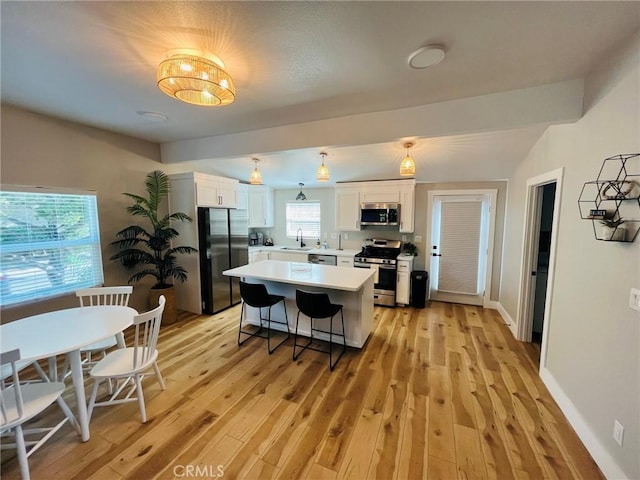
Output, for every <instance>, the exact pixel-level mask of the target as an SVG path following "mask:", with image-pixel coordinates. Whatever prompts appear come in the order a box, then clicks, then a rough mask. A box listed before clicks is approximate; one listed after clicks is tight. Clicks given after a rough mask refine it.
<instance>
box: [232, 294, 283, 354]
mask: <svg viewBox="0 0 640 480" xmlns="http://www.w3.org/2000/svg"><path fill="white" fill-rule="evenodd" d="M240 296H241V297H242V307H241V308H240V327H239V328H238V345H242V344H243V343H244V342H246V341H247V340H249V338H251V337H260V338H266V339H267V350H268V351H269V355H271V354H272V353H273V352H275V350H276V348H278V347H279V346H280V345H282V344H283V343H284V342H286V341H287V340H288V339H289V338H291V330H289V319H288V317H287V305H286V304H285V302H284V299H285V297H283V296H282V295H271V294H270V293H269V292H267V287H265V286H264V285H263V284H262V283H246V282H243V281H240ZM278 302H282V308H284V318H285V321H284V322H282V321H279V320H271V307H273V306H274V305H275V304H276V303H278ZM245 304H246V305H249V306H250V307H254V308H257V309H258V311H259V317H260V328H259V329H258V330H256V331H255V332H247V331H244V330H242V319H243V318H244V306H245ZM265 307H269V313H268V315H267V318H262V309H263V308H265ZM263 321H266V322H267V334H266V336H265V335H264V334H262V322H263ZM271 322H273V323H279V324H281V325H286V326H287V338H285V339H284V340H282V341H281V342H280V343H278V344H277V345H276V346H275V347H273V349H272V348H271ZM242 335H247V336H248V338H245V339H244V340H241V336H242Z"/></svg>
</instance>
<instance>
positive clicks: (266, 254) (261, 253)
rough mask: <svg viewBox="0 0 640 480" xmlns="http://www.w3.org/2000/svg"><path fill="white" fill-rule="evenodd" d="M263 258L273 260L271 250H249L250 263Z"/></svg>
mask: <svg viewBox="0 0 640 480" xmlns="http://www.w3.org/2000/svg"><path fill="white" fill-rule="evenodd" d="M262 260H271V252H264V251H262V250H258V251H257V252H249V263H256V262H260V261H262Z"/></svg>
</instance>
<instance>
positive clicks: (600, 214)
mask: <svg viewBox="0 0 640 480" xmlns="http://www.w3.org/2000/svg"><path fill="white" fill-rule="evenodd" d="M606 216H607V211H606V210H596V209H591V210H589V216H588V217H587V218H591V219H593V220H604V218H605V217H606Z"/></svg>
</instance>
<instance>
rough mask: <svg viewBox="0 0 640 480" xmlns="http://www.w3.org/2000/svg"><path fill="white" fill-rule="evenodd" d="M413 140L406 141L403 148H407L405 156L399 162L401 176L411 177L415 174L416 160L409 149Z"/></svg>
mask: <svg viewBox="0 0 640 480" xmlns="http://www.w3.org/2000/svg"><path fill="white" fill-rule="evenodd" d="M413 145H414V143H413V142H406V143H405V144H404V148H406V149H407V156H406V157H404V159H403V160H402V162H401V163H400V175H401V176H403V177H413V176H414V175H415V174H416V162H414V161H413V158H412V157H411V154H410V153H409V149H410V148H411V147H413Z"/></svg>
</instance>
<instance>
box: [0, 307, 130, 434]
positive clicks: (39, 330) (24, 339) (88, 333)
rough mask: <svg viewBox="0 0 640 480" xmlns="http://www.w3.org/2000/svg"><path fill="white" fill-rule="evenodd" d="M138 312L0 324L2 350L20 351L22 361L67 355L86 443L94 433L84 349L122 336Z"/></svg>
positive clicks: (76, 312)
mask: <svg viewBox="0 0 640 480" xmlns="http://www.w3.org/2000/svg"><path fill="white" fill-rule="evenodd" d="M137 313H138V312H137V311H136V310H135V309H133V308H131V307H123V306H115V305H108V306H107V305H104V306H95V307H76V308H69V309H66V310H57V311H54V312H47V313H41V314H39V315H34V316H31V317H25V318H21V319H19V320H15V321H13V322H10V323H7V324H4V325H0V351H1V352H8V351H10V350H13V349H16V348H18V349H20V361H21V362H27V361H28V362H35V361H37V360H41V359H54V358H55V357H56V356H57V355H67V357H68V360H69V365H70V367H71V376H72V379H73V386H74V389H75V396H76V402H77V415H78V424H79V428H80V434H81V436H82V441H83V442H86V441H87V440H89V438H90V433H89V420H88V415H87V400H86V396H85V392H84V378H83V374H82V362H81V359H80V349H81V348H82V347H85V346H87V345H90V344H92V343H94V342H98V341H100V340H104V339H106V338H109V337H111V336H114V335H117V334H119V333H120V332H122V331H123V330H124V329H126V328H127V327H129V326H130V325H131V324H132V323H133V319H134V316H135V315H137ZM52 363H55V362H52ZM52 380H55V378H53V379H52ZM71 420H72V421H73V419H71Z"/></svg>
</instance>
